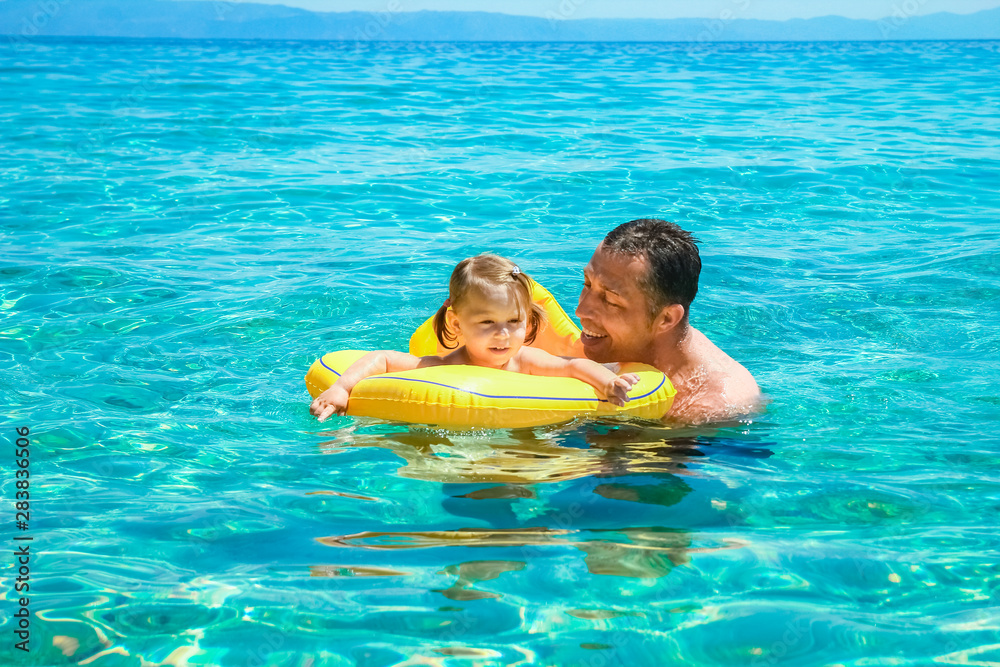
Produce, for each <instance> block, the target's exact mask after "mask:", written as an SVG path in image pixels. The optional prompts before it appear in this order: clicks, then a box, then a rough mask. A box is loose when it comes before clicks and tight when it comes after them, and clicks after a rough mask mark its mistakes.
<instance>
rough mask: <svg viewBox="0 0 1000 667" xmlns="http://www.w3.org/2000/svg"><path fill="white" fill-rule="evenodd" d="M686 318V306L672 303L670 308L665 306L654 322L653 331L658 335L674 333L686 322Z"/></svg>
mask: <svg viewBox="0 0 1000 667" xmlns="http://www.w3.org/2000/svg"><path fill="white" fill-rule="evenodd" d="M684 317H685V313H684V306H682V305H681V304H679V303H672V304H670V305H669V306H664V307H663V308H662V309H661V310H660V313H659V315H657V316H656V318H655V319H654V320H653V329H654V330H655V331H656V333H667V332H668V331H673V330H674V329H676V328H677V326H678V325H679V324H680V323H681V322H683V321H684Z"/></svg>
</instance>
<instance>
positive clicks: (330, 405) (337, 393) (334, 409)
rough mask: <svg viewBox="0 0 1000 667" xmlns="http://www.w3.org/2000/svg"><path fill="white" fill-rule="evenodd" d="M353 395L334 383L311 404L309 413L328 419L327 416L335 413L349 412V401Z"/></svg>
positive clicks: (320, 418)
mask: <svg viewBox="0 0 1000 667" xmlns="http://www.w3.org/2000/svg"><path fill="white" fill-rule="evenodd" d="M350 397H351V395H350V394H349V393H347V392H346V391H344V390H343V389H342V388H340V387H338V386H337V385H333V386H332V387H330V388H329V389H327V390H326V391H324V392H323V393H322V394H320V395H319V396H317V397H316V399H315V400H314V401H313V402H312V405H310V406H309V414H311V415H315V416H316V417H318V418H319V420H320V421H321V422H322V421H326V419H327V417H329V416H330V415H333V414H337V415H345V414H347V401H348V399H350Z"/></svg>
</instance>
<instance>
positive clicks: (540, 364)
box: [518, 347, 639, 407]
mask: <svg viewBox="0 0 1000 667" xmlns="http://www.w3.org/2000/svg"><path fill="white" fill-rule="evenodd" d="M518 361H519V362H520V364H521V369H522V372H524V373H528V374H530V375H550V376H556V377H571V378H576V379H577V380H583V381H584V382H586V383H587V384H589V385H590V386H592V387H593V388H594V389H596V390H597V392H598V393H599V394H600V395H601V396H603V397H604V398H606V399H607V400H608V401H609V402H610V403H613V404H614V405H617V406H618V407H622V406H624V405H625V402H626V401H628V390H629V389H631V388H632V387H633V386H634V385H635V384H636V383H637V382H638V381H639V376H638V375H636V374H635V373H625V374H623V375H616V374H615V373H613V372H612V371H610V370H608V369H607V368H606V367H605V366H602V365H601V364H599V363H597V362H596V361H591V360H590V359H565V358H563V357H557V356H554V355H551V354H549V353H548V352H546V351H544V350H539V349H538V348H534V347H522V348H521V351H520V358H519V359H518Z"/></svg>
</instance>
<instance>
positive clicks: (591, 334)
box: [580, 327, 608, 340]
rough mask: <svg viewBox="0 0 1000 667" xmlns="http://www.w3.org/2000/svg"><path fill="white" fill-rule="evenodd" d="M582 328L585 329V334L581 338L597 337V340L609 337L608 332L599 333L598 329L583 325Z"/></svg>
mask: <svg viewBox="0 0 1000 667" xmlns="http://www.w3.org/2000/svg"><path fill="white" fill-rule="evenodd" d="M580 330H581V331H583V336H581V338H583V339H585V340H586V339H587V338H590V339H595V340H596V339H598V338H607V337H608V334H601V333H597V332H596V331H591V330H590V329H588V328H587V327H581V329H580Z"/></svg>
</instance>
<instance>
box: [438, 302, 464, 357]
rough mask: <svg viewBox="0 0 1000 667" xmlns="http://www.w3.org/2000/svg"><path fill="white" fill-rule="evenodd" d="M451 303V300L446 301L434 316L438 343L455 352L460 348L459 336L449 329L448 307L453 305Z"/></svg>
mask: <svg viewBox="0 0 1000 667" xmlns="http://www.w3.org/2000/svg"><path fill="white" fill-rule="evenodd" d="M449 301H451V299H448V301H445V302H444V304H442V306H441V307H440V308H438V311H437V312H436V313H435V314H434V333H435V334H436V335H437V339H438V342H439V343H441V345H442V346H443V347H445V348H446V349H449V350H454V349H455V348H456V347H458V336H456V335H455V334H453V333H452V332H451V331H450V330H449V329H448V307H449V306H450V305H451V304H450V303H449Z"/></svg>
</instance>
